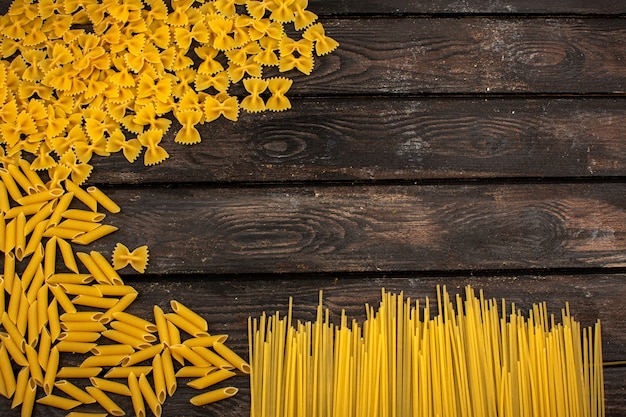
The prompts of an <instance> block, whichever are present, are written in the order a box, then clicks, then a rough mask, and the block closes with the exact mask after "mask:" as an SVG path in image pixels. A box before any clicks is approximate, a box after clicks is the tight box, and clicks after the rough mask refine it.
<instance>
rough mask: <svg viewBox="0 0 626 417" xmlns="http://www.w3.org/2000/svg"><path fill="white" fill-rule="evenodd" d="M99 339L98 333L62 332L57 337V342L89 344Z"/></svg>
mask: <svg viewBox="0 0 626 417" xmlns="http://www.w3.org/2000/svg"><path fill="white" fill-rule="evenodd" d="M99 338H100V333H98V332H62V333H61V334H60V335H59V337H57V340H58V341H63V342H83V343H91V342H95V341H96V340H98V339H99ZM94 347H95V346H94ZM89 350H91V348H90V349H89Z"/></svg>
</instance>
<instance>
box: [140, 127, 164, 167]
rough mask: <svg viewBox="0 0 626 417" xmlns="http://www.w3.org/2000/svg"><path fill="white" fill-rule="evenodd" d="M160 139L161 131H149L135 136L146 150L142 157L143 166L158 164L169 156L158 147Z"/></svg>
mask: <svg viewBox="0 0 626 417" xmlns="http://www.w3.org/2000/svg"><path fill="white" fill-rule="evenodd" d="M162 139H163V131H162V130H161V129H150V130H148V131H146V132H144V133H142V134H141V135H139V136H137V140H139V143H141V144H142V145H143V146H144V147H145V148H146V151H145V153H144V156H143V163H144V165H146V166H150V165H156V164H160V163H161V162H163V161H164V160H166V159H167V158H168V157H169V156H170V155H169V154H168V153H167V151H166V150H165V149H164V148H162V147H161V146H159V144H160V143H161V140H162Z"/></svg>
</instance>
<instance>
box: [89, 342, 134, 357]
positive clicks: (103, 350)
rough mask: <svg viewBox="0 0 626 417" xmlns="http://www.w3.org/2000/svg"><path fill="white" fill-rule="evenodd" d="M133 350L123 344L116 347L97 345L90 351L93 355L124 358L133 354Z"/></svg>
mask: <svg viewBox="0 0 626 417" xmlns="http://www.w3.org/2000/svg"><path fill="white" fill-rule="evenodd" d="M134 351H135V349H134V348H133V347H132V346H129V345H125V344H117V345H98V346H96V347H95V348H93V349H91V353H92V354H93V355H120V356H126V355H130V354H131V353H133V352H134Z"/></svg>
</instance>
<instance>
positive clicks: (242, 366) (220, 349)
mask: <svg viewBox="0 0 626 417" xmlns="http://www.w3.org/2000/svg"><path fill="white" fill-rule="evenodd" d="M213 349H214V350H215V352H216V353H217V354H218V355H220V356H221V357H222V358H224V359H226V361H228V362H229V363H230V364H231V365H233V366H234V367H235V368H237V369H239V370H240V371H241V372H243V373H244V374H249V373H250V365H249V364H248V362H246V361H245V360H244V359H243V358H242V357H241V356H239V355H237V354H236V353H235V352H233V350H232V349H230V348H229V347H227V346H225V345H224V344H223V343H220V342H216V343H214V344H213Z"/></svg>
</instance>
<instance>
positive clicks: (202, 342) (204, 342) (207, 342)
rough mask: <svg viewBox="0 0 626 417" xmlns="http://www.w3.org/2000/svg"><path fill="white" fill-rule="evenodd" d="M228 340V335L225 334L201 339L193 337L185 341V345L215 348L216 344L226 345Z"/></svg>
mask: <svg viewBox="0 0 626 417" xmlns="http://www.w3.org/2000/svg"><path fill="white" fill-rule="evenodd" d="M227 339H228V335H225V334H215V335H211V336H201V337H192V338H190V339H187V340H184V341H183V345H185V346H189V347H190V348H191V347H196V346H202V347H213V344H214V343H215V342H219V343H224V342H226V340H227Z"/></svg>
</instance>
